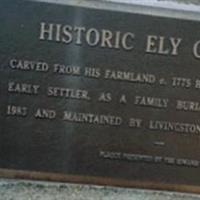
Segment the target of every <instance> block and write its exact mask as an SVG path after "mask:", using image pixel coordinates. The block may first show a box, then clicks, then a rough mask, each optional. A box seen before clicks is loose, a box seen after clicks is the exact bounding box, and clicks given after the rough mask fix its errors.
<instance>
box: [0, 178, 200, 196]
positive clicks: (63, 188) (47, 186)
mask: <svg viewBox="0 0 200 200" xmlns="http://www.w3.org/2000/svg"><path fill="white" fill-rule="evenodd" d="M0 200H200V195H196V194H184V193H174V192H163V191H154V190H139V189H127V188H118V187H102V186H94V185H80V184H67V183H49V182H41V181H25V180H7V179H0Z"/></svg>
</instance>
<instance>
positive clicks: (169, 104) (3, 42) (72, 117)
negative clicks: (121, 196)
mask: <svg viewBox="0 0 200 200" xmlns="http://www.w3.org/2000/svg"><path fill="white" fill-rule="evenodd" d="M70 2H71V1H70ZM75 2H76V1H75ZM91 3H92V2H91ZM93 3H94V2H93ZM104 4H105V7H106V3H104ZM0 19H1V21H0V25H1V30H0V64H1V65H0V66H1V67H0V168H1V170H0V175H1V177H15V178H17V177H18V178H31V179H45V180H54V181H71V182H81V183H93V184H103V185H116V186H128V187H129V186H133V187H140V188H154V189H155V188H156V189H166V190H178V191H186V192H199V191H200V176H199V174H200V120H199V116H200V23H199V21H195V20H189V19H187V20H186V19H173V18H170V17H169V16H168V17H167V16H165V17H161V16H154V15H145V14H144V13H143V14H136V13H135V14H134V13H128V12H122V11H121V12H120V11H109V10H106V9H101V8H96V9H95V8H91V7H82V6H81V5H79V6H77V5H76V6H73V5H64V4H55V3H48V2H46V3H45V2H38V1H23V0H15V1H13V2H11V1H4V2H3V3H1V5H0Z"/></svg>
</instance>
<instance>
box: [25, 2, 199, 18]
mask: <svg viewBox="0 0 200 200" xmlns="http://www.w3.org/2000/svg"><path fill="white" fill-rule="evenodd" d="M26 1H31V2H38V3H50V4H57V5H68V6H75V7H83V8H90V9H97V10H107V11H117V12H125V13H132V14H143V15H148V16H149V15H150V16H157V17H165V18H171V19H185V20H191V21H200V12H198V11H196V10H192V9H191V10H185V9H178V8H173V7H172V8H165V7H154V6H151V5H139V4H134V3H122V2H111V1H103V0H81V1H80V0H56V1H55V0H26ZM198 7H199V8H200V6H198Z"/></svg>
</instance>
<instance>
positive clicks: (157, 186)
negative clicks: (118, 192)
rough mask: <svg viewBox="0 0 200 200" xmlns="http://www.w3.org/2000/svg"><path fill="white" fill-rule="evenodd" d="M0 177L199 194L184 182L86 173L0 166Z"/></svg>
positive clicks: (199, 187) (193, 187)
mask: <svg viewBox="0 0 200 200" xmlns="http://www.w3.org/2000/svg"><path fill="white" fill-rule="evenodd" d="M0 177H1V178H8V179H23V180H33V181H53V182H60V183H61V182H62V183H71V184H88V185H98V186H110V187H124V188H135V189H146V190H148V189H151V190H162V191H164V190H165V191H169V192H173V191H174V192H185V193H195V194H200V186H197V185H186V184H173V183H172V184H171V183H162V182H155V181H138V180H126V179H119V178H110V177H97V176H86V175H69V174H61V173H54V172H53V173H51V172H40V171H37V172H36V171H29V170H13V169H6V168H5V169H3V168H0Z"/></svg>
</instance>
